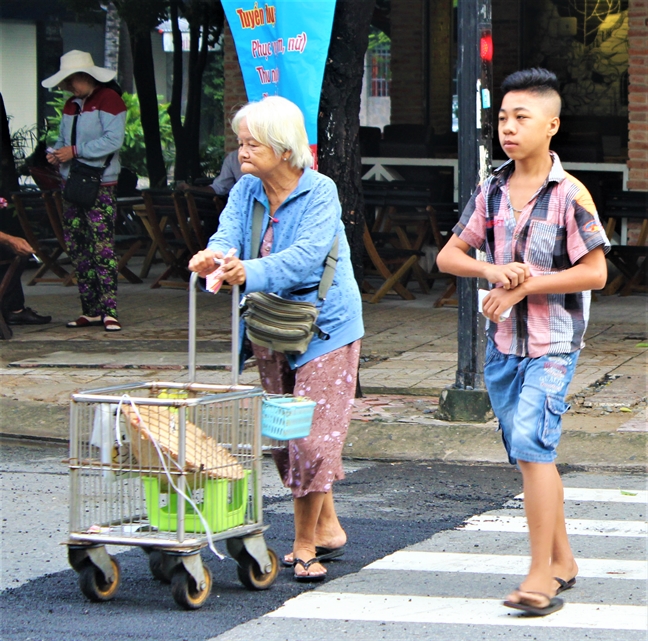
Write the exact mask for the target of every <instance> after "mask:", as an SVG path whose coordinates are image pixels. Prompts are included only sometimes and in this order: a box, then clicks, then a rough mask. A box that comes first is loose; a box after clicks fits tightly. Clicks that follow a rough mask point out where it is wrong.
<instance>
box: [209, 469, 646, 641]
mask: <svg viewBox="0 0 648 641" xmlns="http://www.w3.org/2000/svg"><path fill="white" fill-rule="evenodd" d="M618 479H619V477H614V478H612V477H605V476H603V475H600V476H595V475H586V474H584V473H581V474H578V473H573V474H571V475H569V476H568V477H566V478H565V479H564V481H565V485H566V486H567V487H566V489H565V514H566V518H567V529H568V532H569V535H570V540H571V543H572V547H573V549H574V552H575V554H576V556H577V562H578V565H579V574H578V579H577V583H576V586H575V587H574V588H573V589H572V590H570V591H568V592H565V593H563V594H562V595H561V597H562V598H564V600H565V607H564V608H563V609H562V610H560V611H558V612H556V613H554V614H552V615H550V616H547V617H541V618H533V617H528V616H525V615H523V614H520V613H518V612H516V611H514V610H510V609H508V608H505V607H503V606H502V598H503V597H504V596H505V595H506V594H507V593H508V592H510V590H511V589H512V588H514V587H515V585H516V584H517V583H519V581H520V580H521V579H522V577H523V576H525V575H526V572H527V570H528V566H529V556H528V539H527V526H526V519H525V518H524V513H523V511H522V501H521V500H520V499H522V498H523V497H522V495H519V496H517V497H514V498H513V499H512V500H511V501H508V502H507V504H506V505H505V506H503V507H502V508H501V509H500V510H495V511H493V512H488V513H484V514H479V515H475V516H473V517H471V518H469V519H467V520H466V521H465V523H463V524H462V525H461V526H459V527H458V528H456V529H454V530H448V531H444V532H440V533H438V534H436V535H434V536H433V537H432V538H430V539H428V540H426V541H423V542H421V543H419V544H417V545H414V546H411V547H409V548H407V549H404V550H400V551H397V552H395V553H394V554H391V555H389V556H386V557H384V558H382V559H379V560H377V561H375V562H373V563H370V564H369V565H367V566H366V567H365V568H363V569H362V570H361V571H360V572H359V573H357V574H352V575H347V576H344V577H342V578H340V579H336V580H335V581H328V582H327V583H325V584H324V585H323V586H322V587H320V588H318V589H316V590H313V591H309V592H305V593H302V594H301V595H299V596H298V597H296V598H294V599H291V600H289V601H287V602H286V603H285V604H284V605H283V606H281V607H280V608H278V609H277V610H275V611H273V612H271V613H269V614H267V615H266V616H265V617H262V618H261V619H257V620H256V621H252V622H249V623H247V624H244V625H243V626H239V628H235V629H233V630H231V631H230V632H228V633H226V634H225V635H222V636H221V637H219V641H221V640H222V641H242V640H243V639H249V638H252V637H251V636H250V634H251V633H252V632H253V633H254V638H261V637H263V638H264V639H267V640H269V641H272V640H273V639H277V640H279V639H281V640H288V641H301V639H306V638H313V634H312V632H313V630H314V628H313V625H316V626H317V629H319V630H325V631H327V633H329V634H333V635H335V634H337V636H339V637H340V638H346V639H352V640H353V641H365V640H366V641H377V640H378V639H384V640H389V641H409V640H410V639H412V640H414V639H416V640H418V639H430V640H437V639H439V640H441V639H443V640H445V639H510V640H511V641H513V640H515V641H518V640H519V639H523V638H527V637H529V638H536V639H546V640H550V639H551V640H553V639H569V640H571V639H585V638H587V639H592V638H594V639H596V640H597V641H598V640H600V641H603V640H605V641H607V640H609V641H639V639H641V640H642V641H643V640H645V638H646V632H647V631H648V609H647V607H646V586H647V581H648V565H647V563H646V536H647V532H648V530H647V527H646V502H647V499H648V496H647V492H646V491H645V490H643V489H639V488H640V487H641V486H642V485H643V481H642V479H640V478H639V477H634V478H631V477H628V480H627V481H626V486H624V489H619V488H618V487H609V486H608V487H606V486H605V483H606V481H607V482H608V483H610V485H611V484H612V482H613V481H616V480H618ZM570 481H571V482H572V483H573V485H570V484H569V483H570ZM588 481H590V482H592V481H593V486H592V487H582V486H583V485H585V484H586V483H587V482H588ZM627 485H630V488H629V489H625V487H627ZM643 487H645V485H643ZM318 622H319V623H318Z"/></svg>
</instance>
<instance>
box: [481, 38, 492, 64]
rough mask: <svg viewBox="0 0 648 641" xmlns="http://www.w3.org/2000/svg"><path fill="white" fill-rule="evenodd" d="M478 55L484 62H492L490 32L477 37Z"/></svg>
mask: <svg viewBox="0 0 648 641" xmlns="http://www.w3.org/2000/svg"><path fill="white" fill-rule="evenodd" d="M479 57H480V58H481V59H482V60H483V61H484V62H493V36H492V35H491V34H490V33H486V34H484V35H483V36H482V37H481V38H480V39H479Z"/></svg>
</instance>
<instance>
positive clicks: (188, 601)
mask: <svg viewBox="0 0 648 641" xmlns="http://www.w3.org/2000/svg"><path fill="white" fill-rule="evenodd" d="M203 571H204V573H205V587H204V589H203V590H199V589H198V586H197V585H196V582H195V580H194V578H193V577H192V576H191V574H189V572H187V570H186V568H185V567H184V566H183V565H179V566H177V567H176V569H175V572H174V573H173V576H172V577H171V594H172V596H173V599H174V600H175V602H176V603H177V604H178V605H179V606H180V607H181V608H184V609H185V610H198V608H202V606H203V605H204V604H205V601H207V599H208V598H209V594H210V593H211V588H212V575H211V572H210V570H209V568H208V567H207V566H206V565H203Z"/></svg>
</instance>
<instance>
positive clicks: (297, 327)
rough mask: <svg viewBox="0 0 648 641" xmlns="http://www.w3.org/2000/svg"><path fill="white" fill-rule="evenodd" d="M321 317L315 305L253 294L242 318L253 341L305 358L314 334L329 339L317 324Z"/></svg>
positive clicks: (246, 298)
mask: <svg viewBox="0 0 648 641" xmlns="http://www.w3.org/2000/svg"><path fill="white" fill-rule="evenodd" d="M318 314H319V311H318V309H317V307H315V305H314V304H313V303H307V302H301V301H296V300H286V299H285V298H281V296H277V295H276V294H265V293H263V292H253V293H251V294H248V295H247V296H246V297H245V299H244V301H243V315H242V317H243V319H244V320H245V333H246V335H247V337H248V338H249V339H250V341H251V342H252V343H254V344H255V345H260V346H261V347H267V348H268V349H271V350H273V351H275V352H282V353H284V354H294V355H299V354H303V353H304V352H305V351H306V350H307V349H308V345H309V343H310V342H311V339H312V338H313V336H314V335H315V334H317V336H318V337H319V338H321V339H322V340H328V339H329V338H330V336H329V335H328V334H326V333H325V332H323V331H322V330H321V329H320V328H319V327H318V326H317V325H316V324H315V321H316V320H317V316H318Z"/></svg>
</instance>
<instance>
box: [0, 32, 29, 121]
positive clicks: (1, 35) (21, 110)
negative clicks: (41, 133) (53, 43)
mask: <svg viewBox="0 0 648 641" xmlns="http://www.w3.org/2000/svg"><path fill="white" fill-rule="evenodd" d="M37 82H38V78H37V77H36V25H35V24H34V23H28V22H18V21H14V20H0V92H2V97H3V99H4V103H5V107H6V109H7V114H8V115H9V116H12V118H11V119H10V120H9V127H10V130H11V132H12V133H13V132H15V131H17V130H18V129H21V128H22V127H31V126H33V125H35V124H37V123H36V118H37V111H36V87H37Z"/></svg>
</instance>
